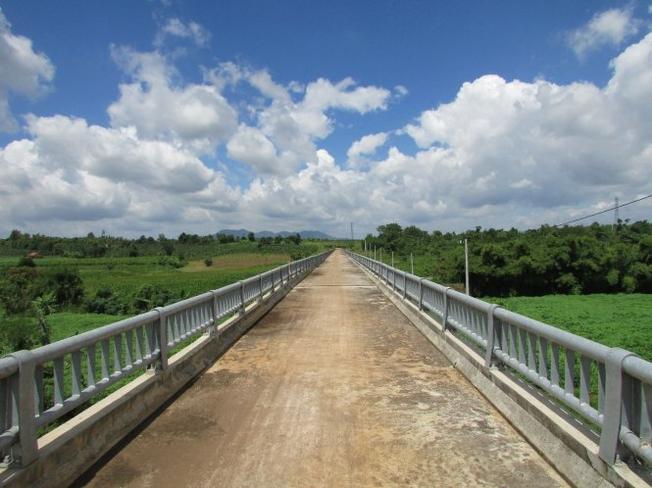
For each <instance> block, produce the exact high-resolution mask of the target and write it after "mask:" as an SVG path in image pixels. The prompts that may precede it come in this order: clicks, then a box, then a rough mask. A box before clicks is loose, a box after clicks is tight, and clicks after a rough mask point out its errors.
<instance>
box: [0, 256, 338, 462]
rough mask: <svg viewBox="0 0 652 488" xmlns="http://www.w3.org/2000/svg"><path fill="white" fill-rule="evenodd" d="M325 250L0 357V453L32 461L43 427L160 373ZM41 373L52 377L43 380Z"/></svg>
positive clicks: (316, 260) (318, 259) (319, 260)
mask: <svg viewBox="0 0 652 488" xmlns="http://www.w3.org/2000/svg"><path fill="white" fill-rule="evenodd" d="M329 253H330V251H329V252H325V253H323V254H320V255H317V256H311V257H308V258H305V259H300V260H298V261H293V262H291V263H289V264H286V265H283V266H279V267H277V268H275V269H272V270H270V271H267V272H264V273H261V274H259V275H256V276H253V277H251V278H248V279H246V280H242V281H239V282H237V283H233V284H231V285H228V286H225V287H223V288H220V289H217V290H212V291H209V292H207V293H204V294H201V295H198V296H195V297H192V298H188V299H187V300H183V301H180V302H177V303H174V304H172V305H168V306H165V307H160V308H156V309H155V310H151V311H149V312H146V313H143V314H141V315H137V316H135V317H131V318H128V319H125V320H121V321H119V322H116V323H113V324H109V325H106V326H104V327H99V328H97V329H94V330H90V331H88V332H84V333H82V334H79V335H76V336H73V337H69V338H67V339H63V340H61V341H57V342H54V343H52V344H48V345H46V346H43V347H39V348H37V349H34V350H31V351H17V352H15V353H13V354H11V355H9V356H7V357H4V358H2V359H0V452H2V455H3V457H5V456H10V461H11V462H13V463H15V464H17V463H20V464H21V465H27V464H29V463H30V462H32V461H34V460H35V459H36V458H37V457H38V449H37V439H38V430H39V429H40V428H43V427H46V426H48V425H49V424H52V422H54V421H56V420H57V419H60V418H61V417H62V416H63V415H65V414H66V413H69V412H70V411H71V410H73V409H77V408H80V407H81V406H82V405H83V404H84V403H86V402H87V401H88V400H90V399H91V398H94V397H97V395H98V394H99V393H101V392H102V391H104V390H106V389H107V388H108V387H109V386H111V385H114V384H115V383H116V382H118V381H121V380H122V381H125V379H126V378H127V377H128V376H129V375H131V374H132V373H134V372H138V371H139V370H140V372H141V373H142V372H144V371H145V369H147V367H148V366H150V365H152V366H155V367H156V369H157V370H160V371H162V370H165V369H166V368H167V365H168V355H169V353H170V352H171V351H172V349H173V348H174V347H176V346H179V345H180V344H181V343H183V342H184V341H186V340H188V339H191V338H193V337H196V336H198V335H199V334H203V333H206V332H207V333H209V334H213V335H214V334H216V333H217V327H218V324H219V323H220V322H221V321H223V320H224V319H226V318H227V317H228V316H231V315H234V314H237V313H243V312H244V310H245V307H246V306H247V305H249V304H251V303H254V302H257V301H260V300H262V298H263V296H264V295H265V294H267V293H273V292H274V291H275V290H277V289H278V288H279V287H281V286H285V285H286V284H287V283H289V281H290V280H291V279H292V278H294V277H296V276H298V275H301V274H303V273H306V272H308V271H311V270H312V269H314V268H316V267H317V266H319V264H321V263H322V262H323V261H324V260H325V259H326V257H327V256H328V254H329ZM44 373H45V374H47V376H50V375H51V378H52V380H51V381H44V376H45V375H44ZM132 379H135V378H132ZM50 389H51V391H50ZM46 390H47V391H46Z"/></svg>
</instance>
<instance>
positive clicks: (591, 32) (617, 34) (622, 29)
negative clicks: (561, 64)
mask: <svg viewBox="0 0 652 488" xmlns="http://www.w3.org/2000/svg"><path fill="white" fill-rule="evenodd" d="M639 24H640V22H639V21H638V20H637V19H635V18H634V16H633V12H632V9H631V8H624V9H618V8H612V9H609V10H605V11H604V12H600V13H597V14H595V15H594V16H593V17H592V18H591V19H590V20H589V21H588V22H587V23H586V24H585V25H583V26H582V27H580V28H579V29H576V30H574V31H572V32H570V33H569V35H568V38H567V41H568V44H569V45H570V47H571V48H572V49H573V51H575V54H576V55H577V56H578V57H580V58H582V57H583V56H584V55H585V54H586V53H588V52H589V51H592V50H595V49H598V48H600V47H602V46H606V45H612V46H618V45H620V44H621V43H622V42H623V41H624V40H625V39H627V38H628V37H630V36H632V35H634V34H636V33H637V32H638V29H639Z"/></svg>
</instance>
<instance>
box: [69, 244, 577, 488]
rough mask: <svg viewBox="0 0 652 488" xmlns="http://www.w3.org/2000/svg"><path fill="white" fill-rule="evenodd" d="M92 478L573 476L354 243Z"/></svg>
mask: <svg viewBox="0 0 652 488" xmlns="http://www.w3.org/2000/svg"><path fill="white" fill-rule="evenodd" d="M80 484H81V485H83V484H86V485H87V486H139V487H141V486H155V487H163V486H175V487H176V486H229V487H230V486H234V487H235V486H237V487H248V486H251V487H265V486H282V487H290V486H337V487H339V486H388V485H408V486H454V487H459V486H477V485H482V486H519V487H520V486H527V487H529V488H534V487H544V486H545V487H548V486H565V482H564V481H563V480H562V479H561V478H560V477H559V475H558V474H557V473H556V472H555V471H554V470H553V469H552V468H551V467H550V466H548V465H547V464H546V463H545V461H544V460H543V459H542V458H541V457H540V456H539V455H538V454H537V453H536V452H535V451H534V449H533V448H532V447H531V446H530V445H529V444H528V443H527V442H526V441H525V440H524V439H523V438H522V437H521V436H520V435H519V434H518V433H517V432H516V431H515V430H514V429H513V428H512V427H511V426H510V425H509V424H508V423H507V422H506V421H505V420H504V419H503V418H502V417H501V416H500V414H498V413H497V411H496V410H494V408H493V407H492V406H491V405H490V404H489V403H487V401H486V400H485V399H484V398H483V397H482V396H481V395H480V394H479V393H478V392H477V390H475V389H474V388H473V386H472V385H471V384H470V383H468V381H467V380H466V379H465V378H464V377H463V376H462V375H461V374H460V373H459V372H457V371H456V370H455V369H454V368H453V367H452V366H451V365H450V363H448V361H447V360H446V359H445V358H444V356H443V355H442V354H440V353H439V352H438V351H437V350H436V349H435V348H434V347H433V346H432V345H431V344H430V343H429V342H428V341H427V340H426V339H425V338H424V337H423V336H421V334H420V333H419V332H418V331H417V330H416V329H415V328H414V327H413V326H412V325H411V324H410V323H409V322H408V320H407V319H406V318H405V317H404V316H403V315H402V314H401V313H400V312H399V310H398V309H397V308H396V307H395V306H394V305H392V304H391V303H390V302H389V301H388V300H387V299H386V298H385V296H384V295H383V294H382V293H381V292H380V291H379V290H378V289H377V288H376V287H375V285H374V284H373V283H372V282H371V281H370V280H369V279H368V278H367V277H366V275H365V274H364V273H362V272H361V271H360V269H359V268H358V267H357V266H355V265H354V264H353V263H351V262H350V261H349V260H348V258H347V257H346V256H345V255H344V253H343V252H340V251H337V252H335V253H334V254H332V255H331V257H330V258H329V259H328V260H327V261H326V263H325V264H324V265H322V266H321V267H320V268H318V269H317V270H315V271H314V272H313V273H312V274H311V275H310V276H309V277H308V278H306V279H305V280H304V281H303V282H302V283H300V284H299V285H298V286H297V287H296V288H295V289H294V290H292V291H291V292H290V293H289V295H288V296H287V297H286V298H285V299H284V300H283V301H282V302H280V303H279V304H278V305H277V306H276V308H274V309H273V310H272V311H271V312H270V313H269V314H268V315H267V316H266V317H264V318H263V319H262V321H261V322H260V323H259V324H257V325H256V326H255V327H254V328H253V329H252V330H250V331H249V333H247V335H245V336H244V337H243V338H242V339H240V341H239V342H238V343H237V344H236V345H235V346H234V347H233V348H232V349H231V350H230V351H229V352H228V353H227V354H225V355H224V356H223V357H222V358H221V359H220V360H219V361H218V362H216V363H215V364H214V365H213V366H212V367H211V368H210V369H209V370H208V371H207V372H205V373H204V374H203V375H202V376H201V377H200V378H198V380H197V381H196V382H195V383H194V384H193V385H192V386H191V387H190V388H188V389H187V390H186V391H185V392H184V393H183V394H182V395H180V396H179V397H178V398H177V399H176V400H175V401H174V402H172V403H171V404H170V405H169V406H168V407H167V408H166V409H165V410H164V411H163V412H161V413H160V415H158V416H157V417H156V418H155V419H154V420H153V421H152V422H151V423H149V425H147V427H146V428H144V429H143V430H141V431H140V432H139V433H138V434H137V435H136V436H134V437H133V438H132V439H131V440H130V441H129V442H128V443H126V444H124V445H123V446H122V447H121V449H119V450H118V451H117V452H114V455H113V456H112V457H111V458H110V459H109V460H108V461H106V462H105V463H104V464H103V465H101V466H98V467H96V468H95V469H94V470H93V471H92V472H89V473H87V475H85V477H84V479H83V480H80Z"/></svg>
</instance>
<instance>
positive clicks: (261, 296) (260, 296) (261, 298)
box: [258, 274, 263, 302]
mask: <svg viewBox="0 0 652 488" xmlns="http://www.w3.org/2000/svg"><path fill="white" fill-rule="evenodd" d="M258 286H259V292H258V302H262V301H263V275H262V274H261V275H260V278H259V279H258Z"/></svg>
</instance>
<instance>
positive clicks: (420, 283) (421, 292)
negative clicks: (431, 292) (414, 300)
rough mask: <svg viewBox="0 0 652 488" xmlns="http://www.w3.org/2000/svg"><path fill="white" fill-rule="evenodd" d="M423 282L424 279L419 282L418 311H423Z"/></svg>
mask: <svg viewBox="0 0 652 488" xmlns="http://www.w3.org/2000/svg"><path fill="white" fill-rule="evenodd" d="M423 280H424V278H421V279H420V280H419V310H423Z"/></svg>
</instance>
